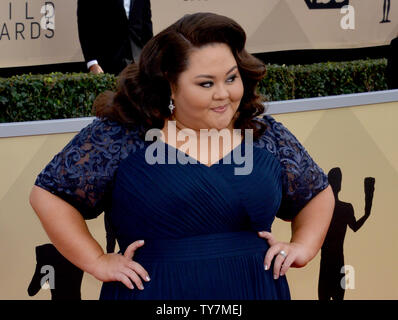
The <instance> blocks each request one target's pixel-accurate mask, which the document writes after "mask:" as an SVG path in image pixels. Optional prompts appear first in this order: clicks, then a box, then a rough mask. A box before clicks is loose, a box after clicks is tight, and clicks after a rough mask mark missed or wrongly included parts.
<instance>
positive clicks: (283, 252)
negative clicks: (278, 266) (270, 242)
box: [278, 250, 287, 258]
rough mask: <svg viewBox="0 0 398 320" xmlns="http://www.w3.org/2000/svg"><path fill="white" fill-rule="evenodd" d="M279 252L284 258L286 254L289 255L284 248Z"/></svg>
mask: <svg viewBox="0 0 398 320" xmlns="http://www.w3.org/2000/svg"><path fill="white" fill-rule="evenodd" d="M278 254H280V255H281V256H282V257H284V258H286V256H287V254H286V252H285V251H284V250H281V251H279V252H278Z"/></svg>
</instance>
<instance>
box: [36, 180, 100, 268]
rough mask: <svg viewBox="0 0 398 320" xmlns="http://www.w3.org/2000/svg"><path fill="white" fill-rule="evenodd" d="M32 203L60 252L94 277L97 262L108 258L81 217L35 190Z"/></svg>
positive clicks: (69, 207) (72, 209)
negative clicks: (104, 257)
mask: <svg viewBox="0 0 398 320" xmlns="http://www.w3.org/2000/svg"><path fill="white" fill-rule="evenodd" d="M30 203H31V205H32V208H33V209H34V210H35V212H36V214H37V215H38V217H39V219H40V221H41V223H42V225H43V228H44V230H45V231H46V232H47V235H48V236H49V238H50V240H51V242H52V243H53V244H54V246H55V247H56V248H57V250H58V251H59V252H60V253H61V254H62V255H63V256H64V257H65V258H66V259H68V260H69V261H70V262H72V263H73V264H74V265H76V266H77V267H79V268H80V269H82V270H83V271H86V272H88V273H91V274H92V273H93V270H94V268H95V262H96V261H97V259H98V258H99V257H100V256H102V255H103V254H104V251H103V249H102V247H101V246H100V245H99V244H98V242H97V241H96V240H95V239H94V238H93V237H92V235H91V234H90V232H89V230H88V228H87V224H86V222H85V221H84V219H83V217H82V216H81V214H80V213H79V212H78V211H77V210H76V209H75V208H74V207H73V206H71V205H70V204H68V203H67V202H65V201H64V200H62V199H61V198H59V197H57V196H55V195H53V194H51V193H50V192H48V191H46V190H44V189H42V188H39V187H37V186H34V187H33V189H32V192H31V194H30Z"/></svg>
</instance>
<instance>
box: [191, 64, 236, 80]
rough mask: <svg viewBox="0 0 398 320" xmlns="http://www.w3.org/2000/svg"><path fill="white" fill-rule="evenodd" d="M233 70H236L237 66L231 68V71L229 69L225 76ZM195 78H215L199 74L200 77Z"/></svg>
mask: <svg viewBox="0 0 398 320" xmlns="http://www.w3.org/2000/svg"><path fill="white" fill-rule="evenodd" d="M235 69H238V66H233V67H232V68H231V69H229V71H228V72H227V73H226V74H225V75H227V74H229V73H231V72H232V71H234V70H235ZM195 78H210V79H214V78H215V77H214V76H212V75H210V74H200V75H198V76H196V77H195Z"/></svg>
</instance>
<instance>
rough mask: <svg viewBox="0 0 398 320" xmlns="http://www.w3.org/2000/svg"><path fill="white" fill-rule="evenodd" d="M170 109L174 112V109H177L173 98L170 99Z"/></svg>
mask: <svg viewBox="0 0 398 320" xmlns="http://www.w3.org/2000/svg"><path fill="white" fill-rule="evenodd" d="M169 109H170V113H171V114H173V111H174V109H175V105H174V104H173V100H172V99H170V104H169Z"/></svg>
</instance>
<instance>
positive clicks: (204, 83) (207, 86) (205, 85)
mask: <svg viewBox="0 0 398 320" xmlns="http://www.w3.org/2000/svg"><path fill="white" fill-rule="evenodd" d="M199 85H200V86H201V87H203V88H211V87H212V86H213V82H211V81H206V82H201V83H199Z"/></svg>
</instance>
